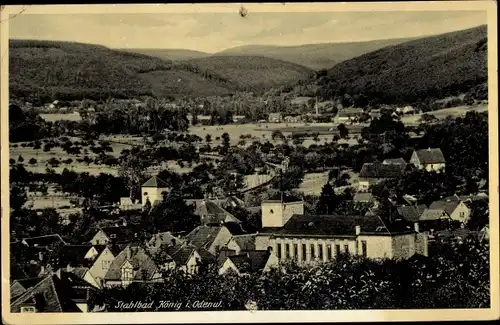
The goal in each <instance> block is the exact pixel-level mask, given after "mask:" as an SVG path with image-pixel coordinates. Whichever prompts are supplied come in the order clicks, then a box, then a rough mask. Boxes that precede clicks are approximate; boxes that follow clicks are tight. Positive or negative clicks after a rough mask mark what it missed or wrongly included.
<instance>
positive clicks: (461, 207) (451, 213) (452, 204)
mask: <svg viewBox="0 0 500 325" xmlns="http://www.w3.org/2000/svg"><path fill="white" fill-rule="evenodd" d="M470 214H471V209H470V208H469V207H468V206H467V205H466V204H465V203H464V202H463V201H461V200H451V199H448V200H438V201H434V202H432V204H431V205H430V206H429V208H428V209H427V210H426V211H424V213H423V214H422V217H421V220H440V219H447V218H449V219H451V220H455V221H459V222H461V223H463V224H467V222H468V221H469V218H470Z"/></svg>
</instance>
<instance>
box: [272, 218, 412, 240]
mask: <svg viewBox="0 0 500 325" xmlns="http://www.w3.org/2000/svg"><path fill="white" fill-rule="evenodd" d="M356 226H360V227H361V234H368V233H377V234H386V235H390V234H391V233H397V232H406V231H410V230H412V229H413V228H408V227H406V225H404V226H403V225H402V224H396V223H394V224H389V223H388V222H384V221H383V220H382V219H381V218H380V217H378V216H370V215H368V216H343V215H342V216H341V215H297V214H295V215H293V216H292V217H291V218H290V220H288V221H287V223H286V224H285V225H284V226H283V228H281V229H279V230H276V231H274V232H273V234H274V235H306V236H315V235H320V236H342V237H343V236H348V237H353V236H356Z"/></svg>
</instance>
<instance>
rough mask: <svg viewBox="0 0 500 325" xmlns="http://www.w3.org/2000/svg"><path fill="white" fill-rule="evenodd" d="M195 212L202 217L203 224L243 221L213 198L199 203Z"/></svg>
mask: <svg viewBox="0 0 500 325" xmlns="http://www.w3.org/2000/svg"><path fill="white" fill-rule="evenodd" d="M194 214H195V215H197V216H199V217H200V221H201V224H202V225H220V224H222V223H227V222H236V223H241V221H240V220H239V219H238V218H236V217H235V216H233V215H232V214H231V213H229V212H227V211H226V209H224V208H222V207H221V206H220V205H218V204H217V203H215V202H214V201H212V200H203V201H202V202H201V203H200V204H198V206H197V208H196V210H195V211H194Z"/></svg>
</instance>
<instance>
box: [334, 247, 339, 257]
mask: <svg viewBox="0 0 500 325" xmlns="http://www.w3.org/2000/svg"><path fill="white" fill-rule="evenodd" d="M339 255H340V245H335V256H339Z"/></svg>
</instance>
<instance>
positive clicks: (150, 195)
mask: <svg viewBox="0 0 500 325" xmlns="http://www.w3.org/2000/svg"><path fill="white" fill-rule="evenodd" d="M164 193H168V184H167V183H166V182H165V181H163V180H161V179H160V178H158V177H157V176H152V177H151V178H150V179H148V180H147V181H146V182H145V183H144V184H142V186H141V202H142V205H143V206H144V205H145V204H146V202H148V201H149V203H151V206H153V205H155V204H157V202H161V201H162V200H163V195H164Z"/></svg>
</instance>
